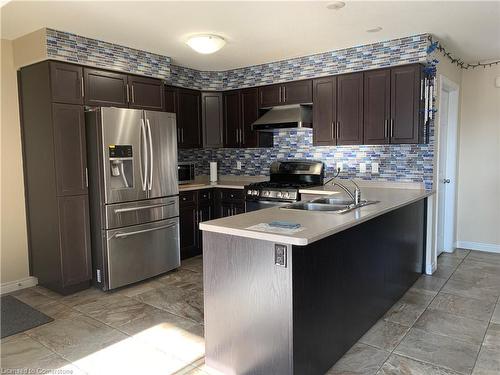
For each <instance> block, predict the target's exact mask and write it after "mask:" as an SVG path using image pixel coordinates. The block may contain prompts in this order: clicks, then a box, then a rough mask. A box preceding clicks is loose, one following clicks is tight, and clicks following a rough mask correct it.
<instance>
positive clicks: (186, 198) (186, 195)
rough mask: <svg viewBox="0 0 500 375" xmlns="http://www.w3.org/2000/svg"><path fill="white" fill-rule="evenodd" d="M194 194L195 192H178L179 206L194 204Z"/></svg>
mask: <svg viewBox="0 0 500 375" xmlns="http://www.w3.org/2000/svg"><path fill="white" fill-rule="evenodd" d="M196 194H197V191H196V190H192V191H181V192H179V204H180V205H181V206H187V205H191V204H196Z"/></svg>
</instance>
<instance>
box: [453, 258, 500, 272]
mask: <svg viewBox="0 0 500 375" xmlns="http://www.w3.org/2000/svg"><path fill="white" fill-rule="evenodd" d="M459 269H464V270H472V271H480V272H485V273H489V274H492V275H497V276H498V275H500V263H488V261H486V260H481V261H479V260H474V259H469V258H467V259H465V260H464V261H463V262H462V264H460V266H459Z"/></svg>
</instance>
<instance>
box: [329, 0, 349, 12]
mask: <svg viewBox="0 0 500 375" xmlns="http://www.w3.org/2000/svg"><path fill="white" fill-rule="evenodd" d="M326 7H327V8H328V9H332V10H339V9H342V8H343V7H345V3H344V2H343V1H332V2H331V3H328V5H327V6H326Z"/></svg>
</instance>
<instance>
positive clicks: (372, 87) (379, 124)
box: [363, 69, 391, 145]
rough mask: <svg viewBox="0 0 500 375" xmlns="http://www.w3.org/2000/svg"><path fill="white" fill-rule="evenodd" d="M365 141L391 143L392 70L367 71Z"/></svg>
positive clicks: (376, 143) (368, 142) (365, 142)
mask: <svg viewBox="0 0 500 375" xmlns="http://www.w3.org/2000/svg"><path fill="white" fill-rule="evenodd" d="M364 81H365V87H364V104H363V108H364V132H363V133H364V141H363V143H364V144H366V145H378V144H386V143H389V122H390V117H391V70H390V69H380V70H372V71H369V72H366V73H365V79H364Z"/></svg>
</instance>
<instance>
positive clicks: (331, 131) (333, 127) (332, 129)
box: [330, 121, 335, 139]
mask: <svg viewBox="0 0 500 375" xmlns="http://www.w3.org/2000/svg"><path fill="white" fill-rule="evenodd" d="M334 129H335V125H334V123H333V121H332V125H331V129H330V133H331V137H332V139H333V138H335V135H334V134H333V133H334V131H335V130H334Z"/></svg>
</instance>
